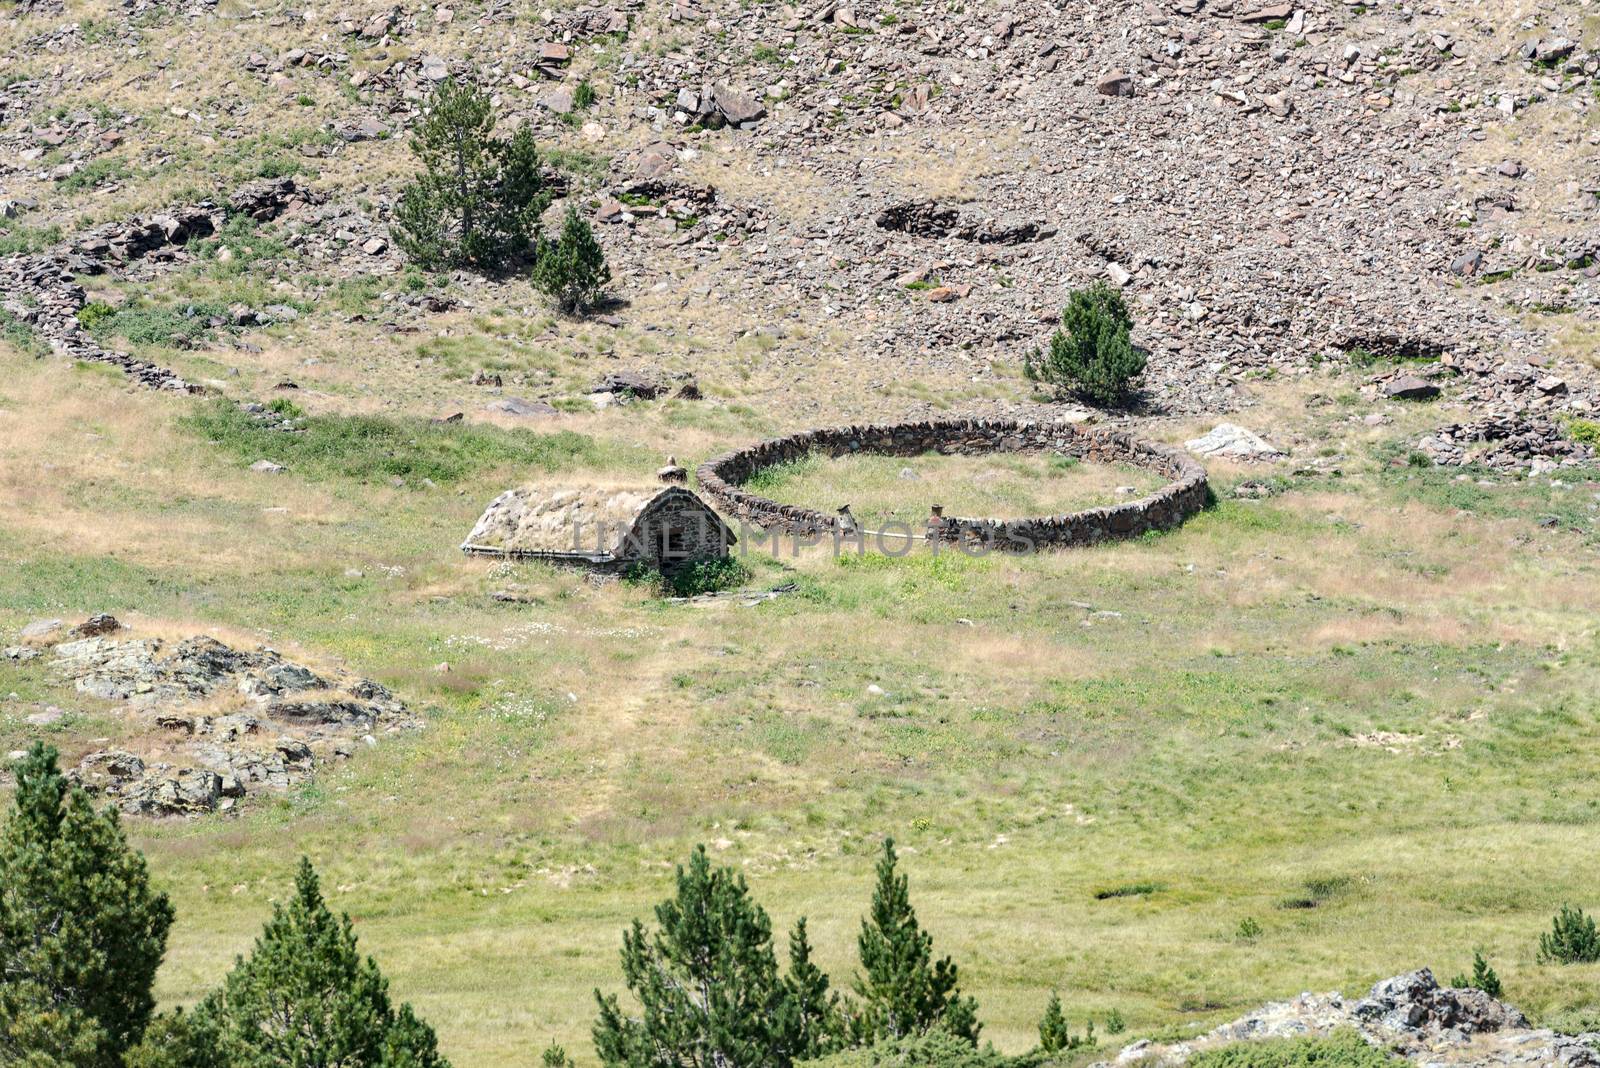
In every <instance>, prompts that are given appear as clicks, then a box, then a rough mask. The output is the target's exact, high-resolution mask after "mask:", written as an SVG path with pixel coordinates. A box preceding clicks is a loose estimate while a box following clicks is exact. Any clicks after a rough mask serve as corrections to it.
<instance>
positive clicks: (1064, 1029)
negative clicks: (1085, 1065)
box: [1039, 990, 1072, 1053]
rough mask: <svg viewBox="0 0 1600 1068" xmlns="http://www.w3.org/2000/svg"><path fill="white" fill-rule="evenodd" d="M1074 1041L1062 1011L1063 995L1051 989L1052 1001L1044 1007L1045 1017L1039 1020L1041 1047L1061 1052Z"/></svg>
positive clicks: (1052, 1051) (1045, 1050) (1050, 1051)
mask: <svg viewBox="0 0 1600 1068" xmlns="http://www.w3.org/2000/svg"><path fill="white" fill-rule="evenodd" d="M1071 1042H1072V1030H1071V1028H1069V1027H1068V1026H1067V1018H1066V1017H1065V1016H1063V1015H1062V1013H1061V996H1060V995H1059V994H1057V993H1056V992H1055V991H1054V990H1052V991H1050V1003H1049V1004H1048V1005H1046V1006H1045V1007H1044V1017H1043V1018H1042V1019H1040V1021H1039V1048H1040V1049H1041V1050H1043V1051H1044V1052H1046V1053H1060V1052H1061V1051H1062V1050H1064V1049H1066V1048H1068V1046H1069V1044H1070V1043H1071Z"/></svg>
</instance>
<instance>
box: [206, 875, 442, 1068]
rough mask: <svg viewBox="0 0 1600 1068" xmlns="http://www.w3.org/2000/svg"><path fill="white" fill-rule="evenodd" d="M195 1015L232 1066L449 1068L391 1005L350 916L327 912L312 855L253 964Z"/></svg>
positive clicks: (238, 966) (425, 1035) (237, 968)
mask: <svg viewBox="0 0 1600 1068" xmlns="http://www.w3.org/2000/svg"><path fill="white" fill-rule="evenodd" d="M193 1017H194V1020H193V1023H194V1025H196V1026H199V1027H202V1028H205V1029H208V1030H209V1031H210V1032H212V1033H213V1034H214V1035H215V1040H214V1041H215V1047H216V1055H217V1056H218V1058H219V1060H220V1061H221V1062H222V1063H224V1064H227V1065H229V1066H231V1068H239V1066H246V1068H301V1066H311V1065H338V1066H340V1068H449V1062H448V1061H446V1060H445V1059H444V1058H443V1057H441V1056H440V1055H439V1051H438V1044H437V1040H436V1039H435V1037H434V1033H433V1029H432V1028H430V1027H429V1026H428V1025H427V1024H425V1023H423V1022H422V1021H421V1020H419V1019H417V1017H416V1016H415V1014H413V1013H412V1011H411V1006H409V1005H401V1006H400V1007H399V1008H398V1009H395V1008H394V1007H393V1006H392V1005H391V1003H390V1001H389V983H388V981H387V980H386V979H384V977H383V975H382V974H381V973H380V972H379V971H378V965H377V964H376V962H374V961H373V960H372V958H371V957H368V958H366V959H365V960H363V959H362V958H361V956H360V954H359V953H358V952H357V951H356V936H355V932H354V931H353V930H352V929H351V925H350V917H349V916H340V917H338V918H335V917H334V915H333V913H332V912H330V911H329V910H328V906H327V904H326V903H325V902H324V901H323V898H322V891H321V888H320V887H319V885H318V883H317V873H316V872H315V871H314V870H313V869H312V867H311V862H310V861H309V860H306V859H302V860H301V861H300V870H299V872H298V874H297V875H296V876H295V894H294V897H293V899H292V900H290V901H289V902H288V904H279V905H276V906H274V907H273V910H272V918H271V919H270V920H268V921H267V925H266V927H265V929H264V930H263V931H262V932H261V937H260V938H258V939H256V944H255V948H254V949H253V950H252V951H251V953H250V956H249V958H248V959H246V958H243V957H241V958H239V959H238V960H237V961H236V962H235V964H234V968H233V971H232V972H230V973H228V976H227V978H225V979H224V980H223V983H222V987H221V988H220V989H219V990H217V991H215V992H213V993H212V994H211V995H209V996H208V997H206V998H205V1000H203V1001H202V1002H201V1003H200V1005H199V1006H198V1007H197V1008H196V1009H195V1012H194V1014H193ZM184 1068H193V1066H189V1065H185V1066H184Z"/></svg>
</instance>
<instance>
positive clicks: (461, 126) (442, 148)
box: [391, 78, 550, 270]
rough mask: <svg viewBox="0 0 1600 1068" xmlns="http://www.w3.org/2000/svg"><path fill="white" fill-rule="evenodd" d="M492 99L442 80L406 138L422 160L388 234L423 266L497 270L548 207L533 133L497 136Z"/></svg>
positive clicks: (527, 243) (524, 243) (522, 248)
mask: <svg viewBox="0 0 1600 1068" xmlns="http://www.w3.org/2000/svg"><path fill="white" fill-rule="evenodd" d="M494 126H495V112H494V103H493V101H492V100H491V99H490V97H489V95H488V94H487V93H486V92H484V91H483V90H482V89H479V88H478V87H477V86H475V85H472V84H470V83H463V82H457V81H456V80H455V79H454V78H449V79H446V80H445V81H444V82H443V83H442V84H441V85H440V86H439V88H438V89H436V90H434V93H433V95H432V97H430V98H429V100H428V106H427V115H426V117H425V118H424V119H423V120H422V122H421V123H420V124H419V125H418V127H417V129H416V132H415V133H414V135H413V136H412V138H411V151H412V154H413V155H414V156H416V158H417V161H418V162H419V163H420V164H421V165H422V168H423V170H422V174H421V175H419V176H418V177H417V178H416V180H414V181H413V182H412V183H411V184H410V185H409V186H407V187H406V188H405V190H404V191H403V192H402V193H401V194H400V201H399V203H398V204H397V205H396V206H395V213H394V224H393V226H392V227H391V233H392V236H393V237H394V241H395V244H396V245H397V246H399V248H400V250H401V251H403V252H404V253H406V255H408V256H410V257H411V258H412V259H413V260H415V261H416V262H418V263H419V264H422V265H423V266H425V267H440V266H470V267H476V268H479V269H482V270H499V269H501V268H503V267H505V266H507V265H508V264H510V263H511V262H512V261H513V260H515V259H517V258H519V257H521V256H524V255H526V254H527V252H528V251H529V249H530V247H531V245H532V243H533V242H534V241H535V240H536V239H537V238H538V236H539V216H540V215H542V214H543V213H544V209H545V208H546V207H547V206H548V205H549V203H550V198H549V194H548V193H546V192H545V188H544V178H543V175H542V174H541V173H540V170H539V152H538V147H537V146H536V145H535V144H534V141H533V133H532V131H530V130H529V129H528V127H526V126H523V127H520V128H519V129H518V130H517V132H516V134H514V135H513V136H512V137H511V138H510V139H509V140H504V139H500V138H496V137H495V136H494Z"/></svg>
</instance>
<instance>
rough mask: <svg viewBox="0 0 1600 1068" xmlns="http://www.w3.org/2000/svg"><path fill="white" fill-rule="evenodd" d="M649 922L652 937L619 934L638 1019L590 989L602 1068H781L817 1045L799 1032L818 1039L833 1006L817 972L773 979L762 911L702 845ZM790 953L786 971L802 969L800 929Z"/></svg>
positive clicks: (806, 949) (636, 928)
mask: <svg viewBox="0 0 1600 1068" xmlns="http://www.w3.org/2000/svg"><path fill="white" fill-rule="evenodd" d="M656 920H657V922H658V923H659V925H660V926H659V927H658V928H657V929H656V930H654V931H650V932H647V931H646V930H645V927H644V925H643V924H642V923H640V922H639V921H637V920H635V921H634V924H633V927H632V929H630V930H628V931H626V932H624V933H623V936H622V973H623V977H624V980H625V981H626V983H627V985H628V989H629V990H630V991H632V992H633V995H634V997H635V998H636V999H637V1001H638V1004H639V1014H638V1015H637V1016H631V1015H626V1014H624V1012H623V1009H622V1005H621V1003H620V1002H619V1001H618V999H617V996H616V995H615V994H613V995H611V996H609V997H605V996H602V995H601V994H600V992H599V991H598V990H596V991H595V999H596V1000H597V1001H598V1003H599V1007H600V1014H599V1017H598V1018H597V1019H596V1020H595V1024H594V1044H595V1051H596V1053H598V1054H599V1056H600V1061H601V1063H602V1064H605V1065H608V1066H615V1068H660V1066H663V1065H697V1064H705V1065H712V1064H715V1065H724V1066H726V1068H785V1066H787V1065H789V1064H792V1063H793V1062H794V1059H795V1057H796V1055H797V1053H799V1052H801V1051H802V1050H805V1049H807V1048H815V1047H816V1046H817V1045H820V1044H821V1043H820V1041H819V1042H818V1043H811V1042H808V1041H807V1040H806V1038H804V1037H803V1036H804V1035H805V1034H810V1035H812V1036H819V1037H820V1036H821V1035H822V1034H824V1033H826V1032H828V1031H829V1030H830V1029H831V1028H832V1024H831V1022H830V1021H829V1020H828V1019H827V1018H826V1016H825V1015H822V1014H826V1013H827V1012H828V1011H829V1009H828V1007H827V1006H828V1005H830V1004H831V1003H830V1002H828V1001H827V1000H826V997H825V993H826V985H827V984H826V979H825V978H821V980H820V990H819V987H818V981H819V977H820V976H821V973H820V972H814V971H806V972H805V973H804V974H797V975H793V976H791V977H790V980H791V981H790V982H786V981H785V980H784V979H783V978H781V977H780V976H779V974H778V962H777V958H776V956H775V955H774V953H773V949H772V922H771V921H770V920H769V919H768V918H767V913H766V910H765V909H763V908H762V907H761V906H760V905H758V904H757V903H756V902H755V901H754V900H753V899H752V898H751V897H750V891H749V888H748V887H747V886H746V885H745V881H744V877H743V876H742V875H740V874H739V873H738V872H736V871H734V870H732V869H731V868H716V869H713V868H712V867H711V862H710V861H709V860H708V859H707V858H706V851H705V847H704V846H697V847H696V848H695V851H694V853H693V854H692V855H691V856H690V858H689V866H688V867H687V868H685V867H679V868H678V890H677V894H676V895H675V896H674V897H673V898H671V899H669V900H667V901H664V902H662V903H661V904H660V905H658V906H656ZM797 947H798V948H797ZM790 949H791V963H792V964H793V963H796V962H800V963H802V964H804V965H806V966H809V961H810V946H809V944H808V943H807V942H806V939H805V928H804V926H803V925H802V926H799V927H797V928H796V929H795V935H794V938H793V939H791V942H790ZM800 986H803V987H805V988H806V989H807V991H808V995H807V998H806V1001H805V1003H804V1004H801V1003H798V1002H797V1001H796V1000H795V998H794V991H795V990H796V989H797V988H798V987H800ZM808 1013H810V1014H812V1015H810V1016H809V1017H808V1016H807V1014H808Z"/></svg>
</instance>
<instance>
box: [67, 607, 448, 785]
mask: <svg viewBox="0 0 1600 1068" xmlns="http://www.w3.org/2000/svg"><path fill="white" fill-rule="evenodd" d="M54 653H55V660H54V662H53V664H54V667H55V669H56V670H57V671H58V672H59V673H60V674H61V675H62V676H63V678H65V679H68V680H71V681H72V682H73V684H74V685H75V686H76V687H77V689H78V690H79V691H80V692H82V693H84V694H87V695H89V696H91V697H95V698H99V699H102V700H107V701H115V702H122V703H123V704H124V707H125V709H126V712H127V714H128V715H129V716H130V717H132V718H133V719H134V720H135V721H136V722H137V723H139V724H140V725H142V726H145V727H146V728H147V729H148V736H149V744H148V748H147V749H141V752H144V753H145V754H146V755H143V756H141V755H139V754H136V753H133V752H129V751H127V750H123V749H104V750H98V751H96V752H93V753H90V754H88V755H87V756H85V757H84V758H83V759H82V760H81V761H80V762H79V764H78V766H77V768H76V769H75V770H74V772H73V775H74V777H75V778H76V779H77V780H78V781H79V782H80V783H82V784H83V785H84V786H85V787H86V788H87V789H89V790H90V791H91V792H93V793H97V794H100V795H102V796H104V797H106V798H108V799H110V800H113V801H114V802H115V803H116V804H117V806H118V807H119V808H121V809H122V810H123V811H124V812H127V813H129V814H133V815H143V816H191V815H196V814H200V813H204V812H211V811H214V810H218V809H221V810H227V809H228V808H231V807H232V805H233V804H234V802H235V800H237V799H238V798H240V797H243V796H245V794H246V793H247V791H248V790H249V789H251V788H253V787H258V786H260V787H268V788H276V789H283V788H286V787H288V786H291V785H293V784H295V783H298V782H301V781H304V780H305V779H306V778H308V777H309V776H311V775H312V774H313V773H314V772H315V770H316V768H317V766H318V765H319V764H320V763H322V762H325V761H327V760H343V759H347V758H349V757H350V756H353V755H354V753H355V751H356V748H357V747H356V742H357V741H358V740H360V739H372V738H373V736H374V735H375V734H377V733H382V732H388V731H397V730H408V729H412V728H415V727H418V726H420V722H419V721H418V720H417V719H416V718H415V717H414V716H412V715H411V714H410V713H409V711H408V710H407V709H406V706H405V705H404V704H403V703H402V702H400V701H399V700H398V699H396V698H395V696H394V694H392V693H390V692H389V690H387V689H386V688H385V687H383V686H381V685H379V684H378V683H376V682H373V681H372V680H370V679H363V678H357V677H355V676H351V675H349V674H347V673H344V672H326V671H323V672H319V671H315V670H313V669H312V668H310V667H307V666H306V665H304V664H298V663H295V662H293V661H290V660H286V659H284V658H283V656H282V655H281V654H279V653H278V652H277V651H275V650H273V649H269V648H266V647H259V648H256V649H253V650H251V649H237V648H234V647H233V646H230V645H227V644H226V643H224V642H220V641H218V640H217V639H215V638H212V637H208V636H204V635H200V636H196V637H192V638H187V639H184V640H183V641H180V642H178V643H176V644H175V645H173V646H171V647H170V649H169V647H168V644H167V643H166V642H165V641H164V640H162V639H159V638H141V637H132V636H130V637H127V638H123V639H120V640H119V639H114V638H107V637H104V636H97V637H88V638H80V639H78V640H76V641H69V642H64V643H62V644H60V645H58V646H56V647H55V650H54ZM152 753H157V754H159V757H157V756H152V755H150V754H152Z"/></svg>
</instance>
